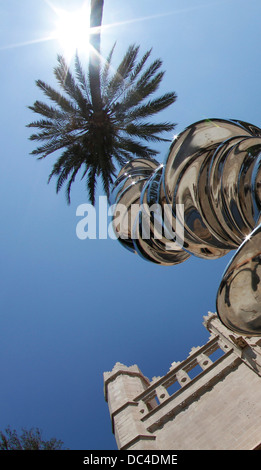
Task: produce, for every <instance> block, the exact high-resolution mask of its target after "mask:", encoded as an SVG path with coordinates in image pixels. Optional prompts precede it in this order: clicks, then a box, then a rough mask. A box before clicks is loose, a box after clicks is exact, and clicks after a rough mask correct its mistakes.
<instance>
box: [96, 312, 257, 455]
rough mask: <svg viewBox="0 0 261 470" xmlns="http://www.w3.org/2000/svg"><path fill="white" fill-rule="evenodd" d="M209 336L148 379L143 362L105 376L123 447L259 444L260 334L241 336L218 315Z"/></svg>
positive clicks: (207, 320)
mask: <svg viewBox="0 0 261 470" xmlns="http://www.w3.org/2000/svg"><path fill="white" fill-rule="evenodd" d="M203 324H204V326H205V327H206V328H207V329H208V331H209V332H210V338H209V340H208V342H207V343H206V344H204V346H201V347H196V348H192V350H191V352H190V354H189V357H187V359H185V360H184V361H182V362H179V363H177V362H174V363H173V364H172V365H171V367H170V370H169V372H168V373H167V374H166V375H164V376H163V377H154V378H153V379H152V381H149V380H148V379H147V378H146V377H144V375H143V374H142V372H141V371H140V370H139V368H138V366H136V365H134V366H130V367H127V366H125V365H123V364H120V363H117V364H116V365H115V366H114V368H113V370H112V371H111V372H105V373H104V391H105V399H106V401H107V402H108V406H109V412H110V416H111V420H112V428H113V432H114V434H115V438H116V442H117V446H118V449H124V450H125V449H126V450H141V449H143V450H186V449H189V450H207V449H210V450H225V449H229V450H236V449H238V450H252V449H253V450H254V449H259V448H260V449H261V338H258V337H247V338H246V337H244V338H243V337H241V336H239V335H236V334H234V333H232V332H231V331H230V330H228V329H227V328H226V327H224V326H223V324H221V322H220V321H219V319H218V318H217V315H216V314H213V313H209V314H208V316H206V317H204V323H203Z"/></svg>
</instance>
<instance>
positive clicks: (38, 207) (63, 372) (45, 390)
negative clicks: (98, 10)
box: [0, 0, 261, 449]
mask: <svg viewBox="0 0 261 470" xmlns="http://www.w3.org/2000/svg"><path fill="white" fill-rule="evenodd" d="M51 3H52V4H53V5H54V6H56V7H60V8H63V9H69V7H70V6H71V9H72V3H73V6H74V7H75V8H78V7H80V6H81V4H82V1H80V0H79V1H77V0H75V1H74V2H71V1H69V0H68V1H66V0H52V2H51ZM104 3H105V6H104V21H103V23H104V25H112V24H114V26H113V27H110V28H108V29H107V28H106V30H104V33H103V36H102V52H103V53H104V56H106V55H107V53H108V51H109V49H110V48H111V47H112V45H113V44H114V42H115V41H117V49H116V54H115V62H116V61H117V57H121V56H122V54H123V52H124V51H125V50H126V47H127V46H128V45H129V44H132V43H136V44H140V45H141V51H144V52H145V51H146V50H147V49H149V48H151V47H153V57H155V58H157V57H161V58H162V60H163V68H164V70H166V75H165V78H164V81H163V85H162V88H161V92H162V93H163V92H165V91H176V93H177V95H178V100H177V102H176V103H175V104H174V105H173V106H171V107H170V108H169V109H168V110H166V111H165V112H164V113H163V114H162V116H161V118H162V120H163V119H164V120H171V121H174V122H176V123H178V125H177V127H176V129H175V133H178V132H180V131H182V130H183V129H184V127H186V126H187V125H189V124H190V123H192V122H194V121H197V120H200V119H204V118H214V117H217V118H218V117H220V118H234V119H242V120H244V121H248V122H251V123H253V124H256V125H257V126H260V125H261V112H260V108H261V99H260V83H261V66H260V63H261V61H260V17H261V3H260V1H259V0H248V1H245V0H244V1H243V0H226V1H222V0H220V1H212V0H182V1H181V0H180V1H178V0H161V1H160V2H159V1H158V0H131V1H126V2H122V1H121V0H110V1H109V0H105V2H104ZM54 21H55V13H54V11H53V9H52V8H51V7H50V2H47V1H44V0H37V2H36V1H35V0H23V2H21V0H9V1H8V2H6V1H5V0H0V26H1V27H0V60H1V112H0V121H1V158H0V178H1V183H0V194H1V197H0V200H1V232H0V237H1V245H2V250H1V254H0V256H1V263H0V272H1V287H0V292H1V295H0V304H1V308H0V357H1V365H0V368H1V369H0V371H1V387H0V403H1V412H0V416H1V420H0V429H4V428H5V427H6V426H7V425H10V426H11V427H13V428H17V429H18V430H19V429H20V428H21V427H27V428H29V427H33V426H37V427H40V428H41V429H42V430H43V432H44V436H45V437H46V438H50V437H52V436H55V437H57V438H58V439H62V440H63V441H64V443H65V446H66V447H69V448H71V449H115V448H116V444H115V440H114V436H113V435H112V432H111V423H110V418H109V412H108V408H107V404H106V403H105V401H104V396H103V372H104V371H109V370H111V369H112V368H113V366H114V364H115V362H117V361H120V362H123V363H124V364H126V365H132V364H138V366H139V367H140V369H141V370H142V372H143V373H144V374H145V375H146V376H147V377H149V378H150V379H151V378H152V377H153V376H159V375H163V374H165V373H166V372H167V371H168V369H169V367H170V365H171V363H172V362H173V361H179V360H182V359H185V358H186V357H187V355H188V353H189V351H190V349H191V347H192V346H198V345H202V344H204V342H205V341H206V340H207V339H208V336H209V335H208V333H207V332H206V331H205V329H204V327H203V326H202V321H203V315H206V314H207V312H208V311H209V310H210V311H214V310H215V298H216V291H217V289H218V286H219V282H220V280H221V276H222V273H223V271H224V269H225V267H226V264H227V263H228V261H229V260H230V258H231V256H232V253H231V254H229V255H227V256H226V257H225V258H222V259H220V260H216V261H205V260H201V259H197V258H195V257H191V258H190V259H189V260H188V261H186V262H184V263H182V264H180V265H178V266H173V267H159V266H156V265H153V264H151V263H148V262H146V261H143V260H142V259H141V258H139V257H138V256H136V255H133V254H131V253H130V252H128V251H127V250H125V249H124V248H123V247H122V246H121V245H120V244H119V243H118V242H117V241H114V240H111V239H109V238H108V239H107V240H99V239H97V240H88V239H87V240H79V239H78V238H77V236H76V225H77V222H78V221H79V219H78V218H77V217H76V209H77V207H78V205H80V204H83V203H85V202H88V201H87V197H86V193H85V189H84V185H83V184H81V183H79V184H75V186H74V188H73V189H72V202H71V205H70V206H68V205H67V204H66V200H65V196H64V193H63V192H61V193H60V194H59V195H58V196H57V195H56V193H55V183H54V182H53V183H51V184H49V185H47V178H48V175H49V173H50V171H51V167H52V164H53V160H52V157H49V159H45V160H44V161H40V162H39V161H37V160H36V159H35V158H34V157H33V156H31V155H30V152H31V151H32V150H33V148H34V147H33V145H32V143H31V142H30V141H29V140H28V137H29V135H30V132H29V131H30V130H29V129H27V128H26V124H28V123H29V122H30V121H32V120H33V119H34V116H32V113H31V111H30V110H29V109H28V108H27V106H28V105H31V104H33V102H34V101H35V100H36V99H38V98H40V99H42V98H43V97H42V95H40V94H39V91H38V90H37V88H36V86H35V80H36V79H38V78H41V79H42V80H44V81H46V82H47V83H49V84H51V85H53V86H55V81H54V77H53V67H54V66H55V65H56V56H57V53H60V52H62V49H61V45H60V44H59V42H58V41H57V40H48V41H47V40H42V39H43V38H46V37H47V36H48V35H50V32H51V31H52V30H53V28H54ZM159 150H160V156H159V161H163V160H164V158H165V155H166V153H167V150H168V144H167V143H164V144H161V145H160V147H159Z"/></svg>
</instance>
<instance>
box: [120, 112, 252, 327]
mask: <svg viewBox="0 0 261 470" xmlns="http://www.w3.org/2000/svg"><path fill="white" fill-rule="evenodd" d="M260 167H261V129H259V128H258V127H256V126H254V125H252V124H249V123H246V122H242V121H237V120H223V119H208V120H202V121H199V122H196V123H194V124H192V125H191V126H189V127H187V128H186V129H185V130H184V131H183V132H182V133H180V134H179V135H178V136H177V137H176V138H175V139H174V141H173V142H172V144H171V147H170V150H169V153H168V156H167V158H166V161H165V164H161V165H160V164H159V163H158V162H157V161H155V160H153V159H134V160H133V161H130V162H129V163H127V164H126V165H125V166H124V168H122V170H121V171H120V173H119V175H118V177H117V180H116V182H115V184H114V188H113V191H112V202H113V203H114V204H115V206H114V207H115V210H114V230H115V233H116V235H117V237H118V240H119V241H120V242H121V243H122V244H123V246H125V247H126V248H127V249H129V250H131V251H133V252H135V253H138V254H139V255H140V256H142V257H143V258H145V259H146V260H149V261H152V262H154V263H158V264H161V265H172V264H173V265H174V264H178V263H181V262H184V261H185V260H186V259H187V258H188V257H190V256H191V255H195V256H197V257H200V258H205V259H215V258H219V257H221V256H224V255H225V254H227V253H228V252H229V251H231V250H236V252H235V254H234V256H233V258H232V260H231V261H230V263H229V265H228V266H227V268H226V270H225V273H224V274H223V277H222V280H221V283H220V286H219V289H218V292H217V299H216V306H217V313H218V315H219V318H220V320H221V321H222V322H223V323H224V324H225V325H226V326H227V327H228V328H229V329H231V330H232V331H234V332H236V333H238V334H241V335H247V336H257V335H258V336H261V283H260V280H261V224H260V214H261V212H260V210H261V168H260ZM121 207H124V208H125V211H121V210H120V208H121ZM152 207H154V208H155V207H156V209H155V210H154V209H153V210H150V209H151V208H152ZM165 207H167V208H168V210H167V211H165ZM179 207H183V208H184V211H183V213H182V214H181V215H180V213H179V210H178V208H179ZM163 212H164V214H165V215H166V214H167V217H164V218H163V216H162V214H163ZM259 224H260V225H259ZM181 225H182V227H183V232H182V239H181V238H179V239H178V237H177V232H178V230H177V227H178V226H181ZM144 235H145V236H144ZM159 235H160V236H159Z"/></svg>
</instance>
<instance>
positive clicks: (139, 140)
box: [28, 0, 176, 205]
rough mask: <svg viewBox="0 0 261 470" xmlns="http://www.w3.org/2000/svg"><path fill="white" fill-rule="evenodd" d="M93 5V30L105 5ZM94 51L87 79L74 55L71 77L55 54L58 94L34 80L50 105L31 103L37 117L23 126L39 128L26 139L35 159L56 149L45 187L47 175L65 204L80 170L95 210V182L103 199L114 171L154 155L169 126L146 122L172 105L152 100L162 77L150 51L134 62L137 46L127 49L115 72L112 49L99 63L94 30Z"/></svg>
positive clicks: (166, 98)
mask: <svg viewBox="0 0 261 470" xmlns="http://www.w3.org/2000/svg"><path fill="white" fill-rule="evenodd" d="M95 6H96V7H97V8H98V7H100V8H99V11H98V14H96V16H95V15H93V17H92V15H91V22H92V25H95V24H96V25H97V24H99V23H101V18H102V6H103V0H102V1H101V0H92V7H93V9H94V7H95ZM93 11H94V10H93ZM96 13H97V10H96ZM95 36H96V37H95ZM92 45H93V47H94V52H93V53H92V54H91V57H90V60H89V68H88V71H87V72H86V73H85V71H84V69H83V66H82V64H81V63H80V60H79V57H78V54H76V55H75V61H74V74H73V73H72V71H71V70H70V69H69V67H68V65H67V63H66V61H65V59H64V57H63V56H62V55H59V56H58V65H57V66H56V67H55V68H54V74H55V77H56V80H57V81H58V84H59V86H60V88H61V92H59V91H56V90H55V89H54V88H53V87H51V86H49V85H48V84H46V83H45V82H43V81H42V80H37V81H36V84H37V86H38V87H39V88H40V89H41V90H42V92H43V93H44V94H45V95H46V96H47V97H48V99H50V100H51V101H52V102H53V103H54V104H55V105H54V106H53V105H51V104H45V103H44V102H42V101H39V100H37V101H35V103H34V104H33V106H29V108H30V109H31V110H32V111H34V112H35V113H37V114H39V115H41V119H40V120H37V121H34V122H32V123H30V124H29V125H28V127H30V128H37V129H38V132H37V133H34V134H32V135H31V137H30V139H31V140H35V141H41V142H42V145H41V146H40V147H37V148H36V149H35V150H33V151H32V154H33V155H37V156H38V158H39V159H42V158H45V157H46V156H47V155H50V154H52V153H54V152H56V151H59V150H62V154H61V155H60V156H59V157H58V158H57V161H56V162H55V163H54V165H53V168H52V171H51V173H50V175H49V179H48V182H49V181H50V180H51V179H52V178H53V177H56V178H57V184H56V191H57V193H58V192H59V191H60V189H61V188H62V186H63V185H64V183H65V182H67V187H66V196H67V201H68V203H70V192H71V185H72V183H73V182H74V181H75V178H76V176H77V175H78V173H79V171H80V170H81V172H82V179H85V181H86V189H87V192H88V195H89V199H90V201H91V203H92V204H93V205H94V204H95V189H96V183H97V178H98V177H100V178H101V180H102V183H103V188H104V191H105V194H106V195H107V196H109V193H110V187H111V184H112V183H113V180H114V178H115V177H116V172H117V166H119V167H121V166H123V165H124V164H125V163H126V162H127V161H129V160H130V159H132V158H135V157H142V158H150V157H153V156H155V155H156V154H157V153H158V152H157V151H156V150H155V149H152V148H150V147H149V146H148V145H147V142H150V141H151V142H161V141H166V140H168V139H165V138H163V137H161V134H162V133H163V132H169V131H171V130H173V129H174V127H175V124H173V123H169V122H161V123H155V122H146V121H145V122H144V120H145V119H146V118H149V117H153V116H154V115H155V114H157V113H158V112H160V111H162V110H164V109H165V108H167V107H168V106H169V105H171V104H172V103H174V101H175V100H176V94H175V93H174V92H169V93H165V94H164V95H162V96H160V97H158V98H152V95H153V94H154V93H155V92H156V91H157V90H158V88H159V85H160V83H161V81H162V78H163V76H164V72H163V71H162V70H161V66H162V61H161V60H160V59H156V60H154V61H153V62H152V63H151V64H150V65H147V63H148V59H149V57H150V55H151V50H149V51H147V52H146V53H145V54H143V56H142V57H141V59H138V54H139V49H140V48H139V46H136V45H131V46H130V47H129V48H128V50H127V51H126V53H125V54H124V57H123V59H122V60H121V62H120V64H119V66H118V67H117V68H116V70H115V69H113V67H112V57H113V51H114V46H113V48H112V49H111V51H110V53H109V56H108V58H107V60H106V61H104V62H103V63H102V64H101V59H100V55H99V52H100V51H99V49H100V34H99V31H98V33H97V35H94V38H93V39H92ZM64 92H65V94H64ZM144 141H145V142H144Z"/></svg>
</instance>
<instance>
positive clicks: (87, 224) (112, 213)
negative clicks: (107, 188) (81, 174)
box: [76, 196, 184, 250]
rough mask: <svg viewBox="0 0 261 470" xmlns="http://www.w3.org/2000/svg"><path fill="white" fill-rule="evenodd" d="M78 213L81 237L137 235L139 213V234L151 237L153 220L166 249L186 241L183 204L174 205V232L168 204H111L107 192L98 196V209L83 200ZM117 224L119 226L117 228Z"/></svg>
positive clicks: (77, 231)
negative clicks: (136, 223) (135, 228)
mask: <svg viewBox="0 0 261 470" xmlns="http://www.w3.org/2000/svg"><path fill="white" fill-rule="evenodd" d="M76 216H77V217H81V220H79V222H78V223H77V225H76V235H77V237H78V238H79V239H80V240H86V239H91V240H92V239H97V238H98V239H100V240H104V239H107V238H110V239H112V240H117V239H118V238H119V237H121V238H122V239H124V238H128V237H129V234H130V233H131V238H132V239H135V238H137V237H138V236H140V235H138V232H137V231H133V230H132V229H133V227H134V225H135V222H136V221H137V217H139V234H141V237H142V239H144V240H146V239H149V238H150V237H151V223H153V230H152V231H153V238H154V239H157V240H162V239H163V238H164V243H165V246H166V248H167V249H169V250H174V249H175V248H177V245H178V247H179V248H180V247H183V243H184V204H176V206H175V232H174V231H173V228H172V219H173V217H172V208H171V206H170V205H169V204H164V205H163V206H161V205H160V204H153V205H152V206H148V205H146V204H144V205H140V204H132V205H131V206H130V207H126V206H125V205H124V204H112V205H108V200H107V197H106V196H99V202H98V210H97V209H96V207H94V206H93V205H92V204H88V203H84V204H80V205H79V206H78V207H77V209H76ZM115 228H117V229H116V230H115ZM168 241H169V243H168Z"/></svg>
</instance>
